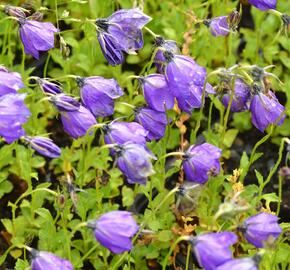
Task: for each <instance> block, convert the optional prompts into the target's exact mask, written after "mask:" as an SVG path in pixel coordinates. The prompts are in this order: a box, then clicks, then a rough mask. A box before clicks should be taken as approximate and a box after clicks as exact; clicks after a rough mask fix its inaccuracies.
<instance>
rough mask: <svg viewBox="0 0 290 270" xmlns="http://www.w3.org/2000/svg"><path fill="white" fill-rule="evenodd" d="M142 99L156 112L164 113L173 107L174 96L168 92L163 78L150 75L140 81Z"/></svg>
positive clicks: (162, 76)
mask: <svg viewBox="0 0 290 270" xmlns="http://www.w3.org/2000/svg"><path fill="white" fill-rule="evenodd" d="M140 81H141V84H142V88H143V92H144V98H145V100H146V102H147V104H148V106H149V107H150V108H152V109H154V110H156V111H159V112H164V111H166V110H169V109H172V108H173V106H174V96H173V95H172V93H171V92H170V90H169V86H168V85H167V82H166V79H165V76H164V75H162V74H150V75H148V76H146V77H142V78H141V79H140Z"/></svg>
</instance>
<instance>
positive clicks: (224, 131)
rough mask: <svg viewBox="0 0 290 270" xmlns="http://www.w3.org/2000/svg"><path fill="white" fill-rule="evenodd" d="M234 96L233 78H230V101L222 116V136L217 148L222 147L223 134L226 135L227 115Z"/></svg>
mask: <svg viewBox="0 0 290 270" xmlns="http://www.w3.org/2000/svg"><path fill="white" fill-rule="evenodd" d="M234 95H235V77H233V78H232V82H231V95H230V100H229V103H228V106H227V110H226V114H225V116H224V120H223V129H222V134H221V136H220V138H221V139H220V142H219V146H220V147H222V144H223V142H224V138H225V134H226V130H227V125H228V120H229V115H230V110H231V106H232V103H233V99H234Z"/></svg>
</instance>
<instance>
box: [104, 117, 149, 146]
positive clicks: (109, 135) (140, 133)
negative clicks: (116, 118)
mask: <svg viewBox="0 0 290 270" xmlns="http://www.w3.org/2000/svg"><path fill="white" fill-rule="evenodd" d="M103 130H104V132H105V138H104V139H105V143H106V144H114V143H117V144H124V143H126V142H133V143H138V144H142V145H146V136H147V135H148V131H146V130H145V129H144V128H143V127H142V126H141V125H140V124H138V123H136V122H131V123H127V122H112V123H110V124H109V125H106V126H105V127H104V128H103Z"/></svg>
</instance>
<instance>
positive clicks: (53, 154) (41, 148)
mask: <svg viewBox="0 0 290 270" xmlns="http://www.w3.org/2000/svg"><path fill="white" fill-rule="evenodd" d="M23 139H24V140H25V142H26V143H28V144H29V146H30V147H31V148H33V149H34V150H36V151H37V152H38V153H39V154H41V155H43V156H45V157H49V158H57V157H59V156H60V154H61V150H60V148H59V147H58V146H57V145H56V144H54V143H53V141H52V140H51V139H49V138H45V137H40V136H35V137H30V136H25V137H23Z"/></svg>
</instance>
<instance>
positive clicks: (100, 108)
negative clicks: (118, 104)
mask: <svg viewBox="0 0 290 270" xmlns="http://www.w3.org/2000/svg"><path fill="white" fill-rule="evenodd" d="M77 83H78V85H79V87H80V88H81V99H82V102H83V104H84V106H85V107H86V108H88V109H89V110H90V111H91V112H92V114H93V115H94V116H96V117H99V116H102V117H105V116H110V115H112V114H113V113H114V99H116V98H119V97H121V96H122V95H123V94H124V93H123V90H122V89H121V87H120V86H119V84H118V82H117V81H116V80H114V79H105V78H103V77H99V76H94V77H87V78H77Z"/></svg>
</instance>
